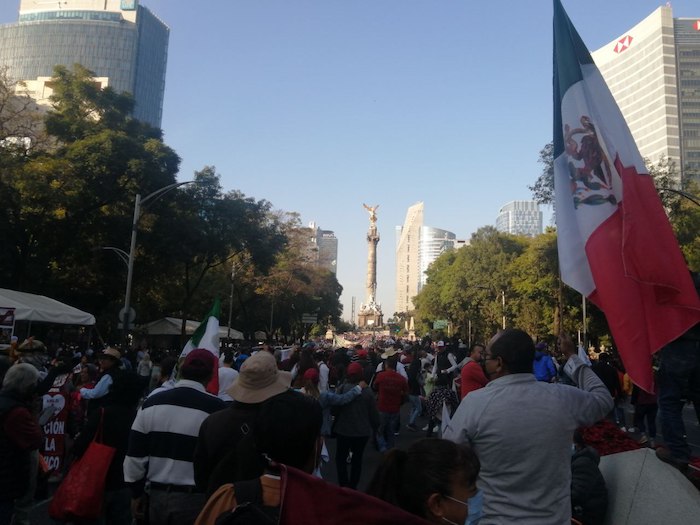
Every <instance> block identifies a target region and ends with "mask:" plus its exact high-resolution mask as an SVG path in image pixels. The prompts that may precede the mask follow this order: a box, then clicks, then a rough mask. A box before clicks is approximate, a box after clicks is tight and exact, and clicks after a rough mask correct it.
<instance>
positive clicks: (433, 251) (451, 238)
mask: <svg viewBox="0 0 700 525" xmlns="http://www.w3.org/2000/svg"><path fill="white" fill-rule="evenodd" d="M456 241H457V236H456V235H455V234H454V233H452V232H448V231H447V230H441V229H439V228H432V227H430V226H423V227H422V228H421V230H420V253H419V255H418V257H419V260H420V279H419V281H418V291H419V292H420V291H421V289H422V288H423V286H425V283H426V282H427V280H428V275H427V274H426V272H427V271H428V268H429V267H430V265H431V264H433V262H434V261H435V259H437V258H438V257H440V256H441V255H442V254H443V253H445V252H446V251H449V250H454V248H455V243H456Z"/></svg>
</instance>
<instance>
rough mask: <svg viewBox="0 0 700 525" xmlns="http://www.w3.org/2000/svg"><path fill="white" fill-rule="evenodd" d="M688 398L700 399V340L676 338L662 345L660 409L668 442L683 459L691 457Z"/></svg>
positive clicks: (672, 452) (674, 452)
mask: <svg viewBox="0 0 700 525" xmlns="http://www.w3.org/2000/svg"><path fill="white" fill-rule="evenodd" d="M686 400H689V401H693V402H695V403H698V402H700V341H686V340H676V341H673V342H672V343H670V344H668V345H666V346H665V347H663V348H662V349H661V366H660V368H659V410H660V411H661V425H662V426H663V433H664V442H665V443H666V446H667V447H668V449H669V450H670V451H671V455H672V456H673V457H674V458H676V459H679V460H681V461H688V460H689V459H690V447H689V446H688V441H687V440H686V438H685V437H683V436H684V435H685V425H684V424H683V405H684V404H685V401H686Z"/></svg>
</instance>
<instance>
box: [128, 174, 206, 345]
mask: <svg viewBox="0 0 700 525" xmlns="http://www.w3.org/2000/svg"><path fill="white" fill-rule="evenodd" d="M193 182H196V181H193V180H188V181H185V182H175V183H173V184H168V185H167V186H164V187H162V188H160V189H158V190H156V191H154V192H153V193H149V194H148V195H146V196H145V197H144V198H141V194H140V193H139V194H137V195H136V200H135V202H134V219H133V221H132V223H131V244H130V245H129V253H128V258H127V272H126V292H125V293H124V309H123V310H122V319H121V321H122V331H123V334H122V337H123V341H124V346H125V347H126V344H127V336H128V334H129V328H130V325H131V318H130V315H129V310H130V309H131V282H132V279H133V276H134V252H135V249H136V233H137V232H138V224H139V219H140V218H141V209H142V207H143V206H144V205H145V204H146V203H148V202H149V201H152V200H153V201H155V200H156V199H158V198H159V197H161V196H162V195H164V194H166V193H167V192H169V191H170V190H174V189H175V188H178V187H180V186H183V185H185V184H192V183H193Z"/></svg>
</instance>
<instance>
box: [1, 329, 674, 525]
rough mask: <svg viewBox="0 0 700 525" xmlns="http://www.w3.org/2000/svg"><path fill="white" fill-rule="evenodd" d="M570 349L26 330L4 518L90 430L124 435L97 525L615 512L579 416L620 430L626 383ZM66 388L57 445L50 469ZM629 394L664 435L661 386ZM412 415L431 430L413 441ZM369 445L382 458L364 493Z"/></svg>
mask: <svg viewBox="0 0 700 525" xmlns="http://www.w3.org/2000/svg"><path fill="white" fill-rule="evenodd" d="M557 348H558V351H557V355H556V356H553V355H552V354H551V353H550V352H549V351H548V348H547V345H545V344H544V343H539V344H537V345H535V342H534V341H533V340H532V338H531V337H530V336H529V335H528V334H527V333H525V332H523V331H521V330H517V329H509V330H505V331H502V332H499V333H498V334H497V335H496V336H494V337H493V338H492V339H491V340H490V341H489V342H488V344H478V343H477V344H473V345H472V346H471V347H469V348H468V347H467V345H465V344H463V343H462V342H461V341H457V340H453V341H436V342H432V341H430V340H427V339H426V340H424V341H422V342H418V343H408V342H402V341H394V340H388V341H384V342H383V343H381V344H375V342H374V341H372V342H371V343H370V344H364V345H363V344H362V343H358V344H356V345H355V346H354V347H352V348H331V347H330V346H329V345H327V344H324V343H315V342H307V343H306V344H304V345H303V346H293V347H291V348H288V349H280V348H273V347H272V346H270V345H268V344H261V345H259V346H257V347H249V348H242V349H238V350H236V351H234V350H233V349H231V348H225V349H223V351H222V352H221V353H220V356H218V357H217V356H216V355H215V353H213V352H211V351H209V350H206V349H195V350H192V351H190V352H189V353H188V354H187V355H186V356H183V357H181V358H180V359H179V360H178V359H177V358H175V357H173V356H168V355H158V356H157V357H156V358H155V359H151V356H150V355H149V352H146V351H143V350H142V351H138V352H131V353H130V355H131V356H133V357H134V359H129V358H128V357H127V356H122V354H121V352H120V350H119V349H117V348H112V347H108V348H106V349H104V350H103V351H101V352H97V353H94V354H93V355H89V354H88V353H86V354H85V355H83V354H81V353H80V352H76V351H73V350H64V351H62V352H58V353H57V354H56V355H54V356H51V357H49V356H48V355H47V354H46V349H45V348H42V347H39V346H37V345H32V344H31V341H30V342H29V344H28V345H26V344H25V345H23V347H20V348H16V353H13V355H12V356H11V357H12V359H4V358H0V365H1V366H0V384H2V390H1V391H0V489H1V490H0V525H5V524H9V523H11V522H13V523H17V524H20V523H28V521H26V520H27V519H28V518H27V509H28V508H30V505H31V500H32V498H33V493H34V491H35V490H36V476H37V472H39V471H41V468H37V464H38V463H42V464H44V467H45V468H44V470H49V471H50V473H51V474H53V475H54V476H55V477H56V479H57V480H58V479H60V475H61V474H62V473H64V472H65V471H67V470H68V469H69V468H70V465H71V463H72V462H74V461H75V460H76V459H78V458H80V457H81V456H82V455H83V454H84V453H85V450H86V448H87V447H88V445H89V444H90V443H91V442H92V441H93V439H94V438H95V435H96V433H97V432H100V435H101V436H102V440H103V442H104V444H106V445H108V446H111V447H114V448H115V449H116V453H115V455H114V458H113V459H112V462H111V464H110V467H109V469H108V471H107V472H105V473H104V475H105V478H106V485H105V491H104V498H103V503H102V512H101V516H102V517H101V518H100V520H99V523H109V524H115V525H117V524H119V525H121V524H124V525H127V524H128V525H131V523H132V521H133V520H137V521H138V522H140V523H150V524H151V525H157V524H168V525H174V524H183V525H184V524H188V525H190V524H192V523H196V524H197V525H208V524H211V525H214V524H228V523H279V522H281V523H348V522H353V523H399V522H400V523H409V524H410V523H426V522H432V523H448V524H462V523H477V522H479V523H484V524H486V523H510V522H514V521H517V522H518V523H525V524H527V523H532V524H549V523H551V524H564V523H570V522H571V519H572V517H573V518H574V519H576V520H578V522H579V523H583V524H595V523H602V520H603V519H604V516H605V512H606V507H607V492H606V488H605V481H604V479H603V478H602V475H601V474H600V471H599V470H598V459H599V458H598V455H597V453H596V452H595V450H593V449H592V448H591V447H589V446H587V445H586V443H585V441H584V439H583V437H582V434H581V433H580V432H579V431H578V429H580V428H581V427H585V426H587V425H592V424H594V423H596V422H597V421H599V420H601V419H603V418H606V417H608V418H611V419H613V420H615V421H617V422H618V423H619V424H620V426H623V423H621V420H620V417H623V418H624V413H623V414H622V416H621V415H620V411H619V408H620V403H619V401H620V399H622V396H623V393H622V390H623V387H624V380H623V381H622V383H621V382H620V376H619V375H618V373H617V372H615V371H614V367H612V365H611V363H610V360H609V358H608V356H607V355H602V356H601V357H600V358H599V359H598V361H597V362H594V363H593V366H591V363H590V362H587V360H586V358H585V356H580V355H579V352H578V350H577V348H576V347H575V346H574V344H573V343H572V341H571V340H570V339H568V338H567V337H560V338H559V339H558V341H557ZM610 369H613V373H614V374H615V377H614V379H615V381H613V375H612V373H611V371H610ZM212 385H218V388H217V389H216V390H214V392H216V393H210V392H211V390H212ZM208 390H209V391H208ZM57 393H60V394H61V395H62V396H63V399H65V406H61V411H62V412H61V414H62V415H63V416H62V417H63V421H64V422H65V429H66V431H65V435H64V445H63V446H62V455H63V457H62V458H60V461H59V462H57V463H56V465H60V466H58V467H56V468H51V467H52V466H55V465H49V466H48V468H46V461H42V459H43V455H46V454H48V451H47V443H48V439H46V435H47V428H49V427H51V424H50V423H48V422H49V421H51V419H50V418H52V417H53V418H55V417H56V416H57V414H58V411H57V409H56V406H55V405H56V403H51V402H50V403H48V405H47V402H46V399H47V396H49V398H50V397H51V396H52V395H57ZM629 393H630V397H631V398H632V402H633V403H634V405H635V407H636V409H637V412H636V415H635V418H634V421H635V422H634V425H636V426H637V427H638V428H639V429H643V434H642V435H641V438H640V440H643V441H644V442H646V443H653V440H654V439H655V438H656V430H655V419H656V412H655V410H656V409H655V407H656V397H655V396H654V395H653V394H649V393H647V392H644V391H642V390H639V389H638V388H636V387H635V389H634V390H630V392H629ZM41 399H43V403H42V402H41V401H38V400H41ZM406 403H408V404H409V409H408V410H407V411H406V410H404V411H403V414H402V411H401V408H402V406H404V404H406ZM402 418H403V419H404V420H403V421H402ZM421 421H423V422H425V426H422V425H421V423H420V422H421ZM625 424H627V423H625ZM403 430H406V431H408V432H415V433H418V432H424V433H425V434H424V437H423V438H421V439H418V440H415V442H413V444H412V445H411V446H410V447H409V448H407V449H406V450H401V449H398V448H396V436H397V435H398V434H399V432H400V431H403ZM331 439H334V440H335V442H336V444H335V447H334V449H335V458H334V461H331V458H330V457H329V456H330V454H329V452H328V448H327V446H326V444H327V442H328V440H331ZM368 446H373V447H376V448H377V450H378V451H379V452H380V453H382V454H383V459H382V462H381V464H380V465H379V467H378V468H377V470H376V472H374V473H373V476H372V478H371V481H370V482H369V485H368V486H367V487H366V492H360V491H359V490H358V488H359V485H360V480H361V476H362V467H363V458H364V453H365V451H366V448H367V447H368ZM40 453H41V454H40ZM662 459H664V458H662ZM669 462H671V461H669ZM686 462H687V460H686ZM326 464H327V466H325V469H328V468H332V465H334V466H335V470H336V475H337V482H338V483H337V485H335V484H331V483H329V482H327V481H325V480H323V476H324V465H326ZM28 503H29V507H28ZM13 516H14V518H13ZM12 519H14V521H12ZM266 520H267V521H266ZM348 520H350V521H348ZM73 521H74V522H75V523H83V522H84V521H80V520H78V519H76V520H73ZM85 523H87V522H85Z"/></svg>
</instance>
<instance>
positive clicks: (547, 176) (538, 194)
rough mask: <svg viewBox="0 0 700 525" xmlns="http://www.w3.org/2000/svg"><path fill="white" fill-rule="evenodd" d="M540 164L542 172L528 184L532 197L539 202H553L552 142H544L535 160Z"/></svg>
mask: <svg viewBox="0 0 700 525" xmlns="http://www.w3.org/2000/svg"><path fill="white" fill-rule="evenodd" d="M537 162H539V163H540V164H542V172H541V173H540V176H539V177H537V180H536V181H535V184H533V185H532V186H528V189H529V190H530V191H531V192H532V198H533V199H534V200H535V201H537V202H538V203H539V204H552V205H553V204H554V144H553V143H552V142H550V143H548V144H545V146H544V147H543V148H542V149H541V150H540V157H539V159H538V160H537Z"/></svg>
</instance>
